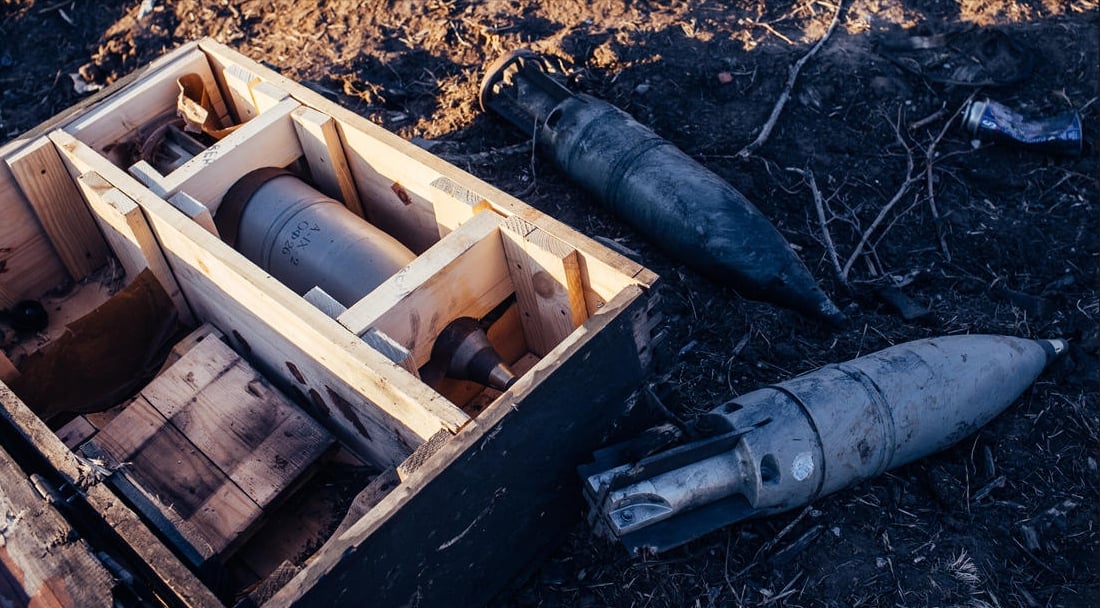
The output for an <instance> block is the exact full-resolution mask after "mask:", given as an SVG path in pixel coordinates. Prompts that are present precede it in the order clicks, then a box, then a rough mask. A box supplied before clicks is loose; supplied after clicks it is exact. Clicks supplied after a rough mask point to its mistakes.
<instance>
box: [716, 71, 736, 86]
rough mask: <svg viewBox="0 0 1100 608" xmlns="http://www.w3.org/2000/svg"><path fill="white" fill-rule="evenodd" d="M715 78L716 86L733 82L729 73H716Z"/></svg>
mask: <svg viewBox="0 0 1100 608" xmlns="http://www.w3.org/2000/svg"><path fill="white" fill-rule="evenodd" d="M717 78H718V84H729V83H731V82H733V74H730V73H729V72H718V75H717Z"/></svg>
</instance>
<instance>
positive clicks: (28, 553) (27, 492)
mask: <svg viewBox="0 0 1100 608" xmlns="http://www.w3.org/2000/svg"><path fill="white" fill-rule="evenodd" d="M0 518H2V519H0V604H3V605H4V606H57V607H72V606H104V607H107V606H111V605H112V604H113V599H112V593H111V588H112V587H113V586H114V581H113V579H112V578H111V575H110V573H109V572H108V571H107V569H106V568H104V567H103V564H102V563H100V562H99V560H98V559H96V558H95V557H94V556H93V555H92V553H91V550H90V548H89V546H88V545H87V544H85V543H83V542H80V539H79V537H78V535H77V533H76V531H74V530H73V529H72V527H71V526H70V524H69V522H68V521H66V520H65V518H64V517H62V515H61V514H60V513H58V512H57V510H55V508H54V506H53V505H51V504H49V499H46V498H44V497H43V496H42V495H41V494H39V493H38V492H37V491H36V490H35V488H34V486H33V485H32V484H31V482H30V481H29V480H28V477H27V473H26V472H24V471H23V470H21V469H20V468H19V465H18V464H16V462H15V460H14V459H13V458H12V457H11V455H10V454H9V453H8V452H7V451H6V450H5V449H4V447H2V446H0Z"/></svg>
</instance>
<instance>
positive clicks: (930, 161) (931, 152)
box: [924, 91, 977, 262]
mask: <svg viewBox="0 0 1100 608" xmlns="http://www.w3.org/2000/svg"><path fill="white" fill-rule="evenodd" d="M976 94H977V91H975V92H974V93H971V94H970V96H969V97H967V98H966V101H965V102H963V105H962V107H961V108H959V111H958V112H955V113H954V114H952V115H951V117H950V118H948V119H947V122H945V123H943V128H942V129H940V132H939V135H936V138H935V139H933V140H932V143H931V144H929V145H928V149H927V150H925V152H924V174H925V181H926V184H927V188H928V208H929V209H930V210H931V212H932V221H933V222H935V224H936V235H937V236H938V237H939V239H940V249H942V250H943V257H944V258H946V259H947V261H948V262H950V261H951V250H950V249H948V248H947V236H946V235H945V233H944V229H943V220H942V219H941V218H940V212H939V209H937V208H936V190H935V188H934V187H933V183H932V181H933V180H932V167H933V165H935V162H936V145H937V144H939V143H940V140H942V139H943V136H944V135H945V134H946V133H947V129H949V128H951V125H952V124H954V122H955V117H956V116H958V115H959V114H960V113H961V112H962V108H965V107H966V106H967V104H969V103H970V102H971V101H973V100H974V95H976Z"/></svg>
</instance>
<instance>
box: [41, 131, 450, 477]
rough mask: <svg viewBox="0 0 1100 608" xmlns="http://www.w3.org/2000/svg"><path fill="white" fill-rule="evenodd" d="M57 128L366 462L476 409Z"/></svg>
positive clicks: (78, 160)
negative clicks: (416, 374)
mask: <svg viewBox="0 0 1100 608" xmlns="http://www.w3.org/2000/svg"><path fill="white" fill-rule="evenodd" d="M50 137H51V138H52V139H53V140H54V141H55V142H56V143H57V144H58V146H59V148H60V149H61V150H62V153H63V154H64V155H65V156H66V158H67V159H68V160H69V161H70V162H71V163H73V165H74V167H76V168H78V169H79V170H81V171H89V170H95V171H96V172H98V173H100V174H101V175H102V176H103V177H105V178H106V179H107V180H108V181H109V182H111V183H112V185H115V186H116V187H118V188H119V189H120V190H123V191H124V192H126V193H127V194H128V195H130V196H131V197H132V198H133V200H134V201H135V202H136V203H138V205H139V206H141V207H142V210H143V211H144V212H145V213H146V216H147V217H148V218H149V220H150V223H151V225H152V227H153V229H154V232H155V233H156V235H157V238H158V241H159V242H160V243H161V245H162V248H163V251H165V253H166V256H168V261H169V264H170V265H171V266H172V268H173V270H174V272H175V274H176V277H177V280H178V281H179V283H180V288H181V289H182V290H183V292H184V294H185V295H186V296H187V298H188V301H189V302H190V303H191V304H192V306H193V308H194V310H195V312H196V318H198V319H202V320H204V321H207V322H211V323H213V324H215V325H216V326H218V327H219V328H221V329H222V331H224V332H226V335H227V336H231V337H233V339H234V340H237V341H240V342H241V346H242V348H245V347H246V345H247V350H248V351H249V352H250V353H251V357H253V358H254V359H255V360H258V361H261V362H263V364H264V365H265V367H266V369H267V370H269V371H271V372H274V373H276V374H280V375H281V376H282V377H283V378H284V380H285V381H287V382H288V383H289V384H291V385H292V386H295V387H296V388H297V389H298V390H300V391H302V392H303V393H305V394H307V395H309V396H310V398H311V399H312V400H313V402H314V403H315V409H314V412H316V413H317V414H318V415H319V416H328V419H329V421H330V422H331V426H332V427H333V428H336V429H338V430H339V431H340V438H341V440H342V441H344V442H345V444H346V445H348V446H350V447H352V448H353V449H355V450H356V451H357V452H358V453H359V454H360V455H362V456H363V457H364V458H366V459H367V460H368V461H370V462H372V463H374V464H378V465H383V464H386V463H390V464H395V463H396V462H400V461H401V460H403V459H404V458H405V457H406V456H408V454H409V453H411V452H412V450H413V449H415V447H416V446H417V445H419V444H420V443H422V442H423V441H424V440H426V439H427V438H428V437H431V435H433V434H434V433H435V432H436V431H438V430H439V428H441V427H442V428H446V429H448V430H450V431H452V432H455V431H457V430H458V429H460V428H462V427H463V426H464V425H466V424H467V423H468V422H469V418H468V417H467V416H466V415H465V414H464V413H463V412H462V411H461V410H460V409H458V408H457V407H455V406H454V404H452V403H450V402H447V401H446V399H444V398H443V397H442V396H441V395H439V394H438V393H435V391H432V390H431V389H430V388H428V387H427V386H425V385H424V384H423V383H421V382H419V381H418V380H416V379H415V378H411V377H409V375H408V374H404V373H401V374H396V373H388V371H389V368H392V367H393V364H392V363H390V362H389V361H388V360H386V359H385V358H384V357H383V356H382V355H381V354H379V353H377V352H375V351H374V350H373V349H372V348H370V347H369V346H367V345H366V344H364V343H363V342H362V340H360V339H359V337H358V336H356V335H354V334H351V333H349V332H347V331H346V329H345V328H343V327H341V326H340V325H339V324H337V323H335V322H334V321H332V320H331V319H329V318H328V317H326V316H325V315H324V313H321V312H320V311H318V310H316V309H315V308H314V307H312V306H310V305H309V304H308V303H307V302H305V300H303V299H302V298H300V297H299V296H298V295H297V294H294V293H293V292H292V291H290V290H289V289H288V288H286V287H285V286H283V285H282V284H281V283H278V282H277V281H275V280H274V279H272V278H271V277H269V276H267V275H266V274H265V273H262V272H260V271H259V269H258V268H256V266H255V265H253V264H252V263H251V262H249V261H248V260H246V259H244V258H243V257H242V256H241V255H240V254H238V253H237V252H235V251H233V250H231V249H229V248H228V246H226V245H225V243H223V242H221V241H220V240H218V239H216V238H214V237H213V236H212V235H210V234H209V233H207V232H206V231H204V230H203V229H202V228H200V227H199V226H196V225H195V224H194V222H191V221H190V220H188V219H186V218H184V217H182V215H181V214H179V213H178V212H177V211H176V210H175V209H173V208H172V207H171V206H169V205H168V203H167V202H165V201H163V200H161V199H160V198H159V197H157V196H155V195H153V193H151V192H149V190H148V189H146V188H143V187H142V186H141V185H140V184H138V183H137V182H136V180H134V179H133V178H132V177H131V176H129V175H127V174H126V172H125V171H122V170H121V169H119V168H118V167H115V166H114V165H112V164H111V163H109V162H106V161H105V160H104V159H103V158H102V157H101V156H99V155H98V154H96V153H95V152H94V151H93V150H91V149H90V148H88V146H86V145H84V144H83V143H82V142H80V141H78V140H76V139H75V138H73V137H72V136H70V135H68V134H67V133H65V132H64V131H62V130H55V131H53V132H51V133H50ZM237 336H239V338H237Z"/></svg>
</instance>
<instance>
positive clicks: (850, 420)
mask: <svg viewBox="0 0 1100 608" xmlns="http://www.w3.org/2000/svg"><path fill="white" fill-rule="evenodd" d="M1062 349H1064V343H1063V342H1060V341H1036V340H1027V339H1021V338H1012V337H1006V336H949V337H942V338H933V339H926V340H918V341H915V342H909V343H905V344H901V345H898V346H894V347H891V348H887V349H885V350H882V351H879V352H876V353H873V354H870V355H867V356H864V357H860V358H858V359H854V360H852V361H848V362H846V363H841V364H837V365H829V366H826V367H823V368H821V369H818V370H816V371H813V372H810V373H808V374H805V375H803V376H799V377H797V378H794V379H792V380H788V381H786V382H782V383H779V384H776V385H773V386H769V387H765V388H762V389H759V390H756V391H753V392H751V393H748V394H746V395H743V396H740V397H738V398H736V399H733V400H731V401H729V402H727V403H725V404H723V405H721V406H719V407H718V408H716V409H714V410H712V411H711V412H710V413H709V414H708V422H709V423H710V424H709V425H708V426H709V427H711V428H717V429H720V430H722V431H725V432H727V433H732V434H734V435H735V436H736V443H735V444H733V445H732V446H731V449H729V450H723V451H720V452H717V453H714V451H713V450H710V449H707V448H704V447H703V445H702V444H703V443H704V442H696V444H688V445H687V446H682V447H680V448H676V449H675V450H672V451H670V452H668V453H666V454H672V453H673V452H675V459H676V460H677V461H678V466H673V467H666V466H662V460H664V461H666V462H667V461H668V460H669V457H668V456H667V455H666V454H659V455H657V456H653V457H650V458H649V459H646V461H643V462H642V463H637V464H631V465H625V466H621V467H618V468H616V469H613V470H611V471H607V472H604V473H601V474H599V475H595V476H590V477H589V478H588V479H587V483H586V492H587V493H588V496H589V500H590V502H593V504H594V506H597V503H596V502H594V501H593V498H594V497H596V496H598V495H599V493H600V492H601V490H600V488H601V485H602V486H603V488H604V489H605V490H607V491H606V493H605V496H606V500H605V502H603V503H602V504H599V505H598V506H597V508H598V509H600V510H601V511H602V512H603V513H604V515H605V517H606V521H605V523H606V525H607V527H608V528H609V529H610V530H611V531H612V532H613V533H614V534H615V535H616V536H620V537H622V538H623V540H624V542H627V544H628V545H632V546H652V547H655V548H658V549H662V550H663V549H666V548H669V547H672V546H676V545H678V544H681V543H683V542H687V541H688V540H691V539H692V538H694V537H696V536H698V535H699V534H702V533H705V532H707V531H709V530H710V529H714V528H717V527H720V526H722V525H726V524H729V523H733V522H736V521H740V520H742V519H747V518H750V517H759V516H763V515H769V514H774V513H779V512H782V511H786V510H788V509H792V508H796V507H799V506H802V505H805V504H808V503H810V502H812V501H813V500H815V499H816V498H818V497H820V496H823V495H826V494H829V493H831V492H835V491H837V490H839V489H842V488H845V487H847V486H850V485H853V484H855V483H858V482H860V481H863V480H865V479H869V478H872V477H875V476H877V475H879V474H881V473H883V472H885V471H887V470H890V469H893V468H896V467H899V466H902V465H904V464H907V463H909V462H912V461H914V460H916V459H918V458H921V457H923V456H927V455H929V454H932V453H934V452H937V451H939V450H942V449H944V448H946V447H948V446H950V445H952V444H954V443H956V442H958V441H959V440H961V439H963V438H964V437H966V436H968V435H970V434H972V433H973V432H974V431H976V430H977V429H978V428H980V427H981V426H982V425H984V424H985V423H987V422H989V421H990V420H991V419H992V418H993V417H995V416H996V415H997V414H999V413H1000V412H1001V411H1003V410H1004V409H1005V408H1006V407H1008V406H1009V405H1010V404H1012V403H1013V402H1014V401H1015V400H1016V399H1017V398H1019V396H1020V395H1021V394H1022V393H1023V392H1024V391H1025V390H1027V388H1028V387H1029V386H1030V385H1031V383H1032V382H1034V380H1035V379H1036V378H1037V377H1038V375H1039V374H1040V373H1041V372H1042V370H1043V369H1044V367H1045V366H1046V365H1047V363H1048V361H1049V360H1051V359H1052V358H1053V355H1054V354H1056V353H1057V352H1060V350H1062ZM693 452H694V453H696V454H700V455H701V457H700V458H698V459H695V458H692V453H693ZM681 463H683V464H681ZM639 470H641V471H645V470H649V471H657V473H656V474H655V475H648V474H646V473H644V472H643V473H641V474H639V473H638V471H639ZM632 476H633V477H637V478H636V479H630V478H631V477H632ZM624 479H626V480H627V481H624ZM716 501H725V505H724V507H723V509H722V512H721V513H718V514H711V515H710V516H709V520H708V522H707V523H706V524H705V525H703V524H700V522H699V521H694V522H692V524H691V525H689V526H685V527H683V528H682V529H680V530H677V529H676V519H677V518H678V517H681V516H686V515H690V513H691V512H692V511H693V510H697V509H700V508H704V507H706V506H707V505H708V504H711V503H715V502H716ZM689 519H690V517H689ZM654 524H656V526H655V529H657V528H662V526H663V529H660V530H658V531H657V532H655V533H648V532H647V530H646V526H652V525H654ZM708 526H709V527H708ZM630 536H633V537H634V538H633V539H631V538H629V537H630Z"/></svg>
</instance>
